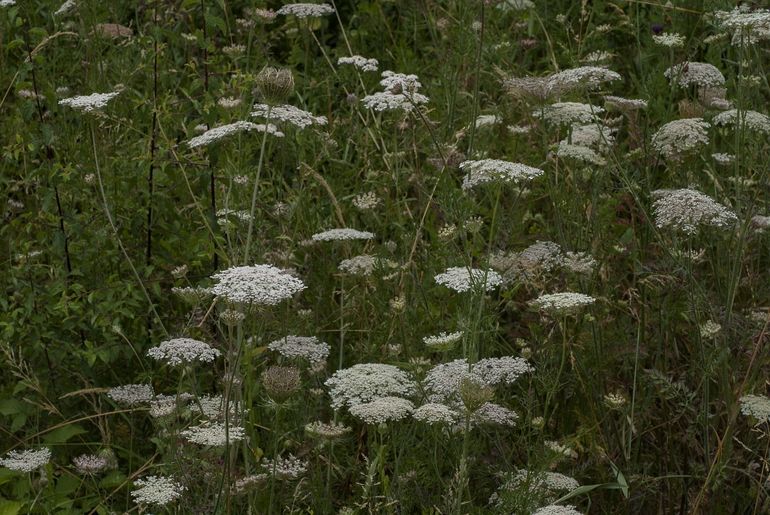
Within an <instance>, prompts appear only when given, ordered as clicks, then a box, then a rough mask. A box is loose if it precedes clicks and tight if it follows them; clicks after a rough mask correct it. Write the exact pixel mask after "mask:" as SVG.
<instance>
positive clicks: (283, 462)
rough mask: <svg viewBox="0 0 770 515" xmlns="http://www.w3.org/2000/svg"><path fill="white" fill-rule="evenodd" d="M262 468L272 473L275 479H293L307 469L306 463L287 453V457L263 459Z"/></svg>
mask: <svg viewBox="0 0 770 515" xmlns="http://www.w3.org/2000/svg"><path fill="white" fill-rule="evenodd" d="M262 470H264V471H265V472H267V473H268V474H272V475H273V477H275V478H276V479H285V480H294V479H297V478H299V477H300V476H301V475H302V474H304V473H305V472H306V471H307V463H306V462H304V461H302V460H300V459H299V458H297V457H295V456H294V455H292V454H289V455H288V456H287V457H285V458H282V457H280V456H279V457H277V458H275V459H272V460H271V459H265V461H263V462H262Z"/></svg>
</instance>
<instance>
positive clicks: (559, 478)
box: [500, 469, 580, 492]
mask: <svg viewBox="0 0 770 515" xmlns="http://www.w3.org/2000/svg"><path fill="white" fill-rule="evenodd" d="M521 486H526V488H527V490H528V491H530V492H537V491H542V490H545V491H547V492H571V491H572V490H574V489H576V488H578V487H579V486H580V483H578V482H577V480H576V479H574V478H571V477H569V476H566V475H564V474H560V473H559V472H548V471H546V472H534V471H530V470H524V469H519V471H518V472H516V474H514V475H513V476H511V477H509V478H508V479H507V480H506V481H505V482H504V483H503V485H502V486H501V487H500V490H514V489H517V488H520V487H521Z"/></svg>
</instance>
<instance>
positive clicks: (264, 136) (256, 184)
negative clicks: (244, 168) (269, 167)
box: [243, 105, 273, 265]
mask: <svg viewBox="0 0 770 515" xmlns="http://www.w3.org/2000/svg"><path fill="white" fill-rule="evenodd" d="M272 110H273V106H272V105H269V106H267V113H266V115H265V131H264V132H263V133H262V145H261V147H260V149H259V162H258V163H257V175H256V177H255V178H254V188H253V189H252V191H251V209H250V210H249V230H248V232H247V233H246V250H245V251H244V254H243V264H244V265H248V264H249V255H250V251H251V234H252V232H253V231H254V213H255V212H256V210H257V192H258V191H259V179H260V178H261V176H262V167H263V165H264V162H265V147H266V146H267V133H268V132H269V131H268V127H270V114H271V112H272Z"/></svg>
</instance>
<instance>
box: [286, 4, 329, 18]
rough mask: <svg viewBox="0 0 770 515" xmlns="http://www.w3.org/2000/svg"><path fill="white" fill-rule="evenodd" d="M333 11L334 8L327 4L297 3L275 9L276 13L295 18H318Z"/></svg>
mask: <svg viewBox="0 0 770 515" xmlns="http://www.w3.org/2000/svg"><path fill="white" fill-rule="evenodd" d="M333 12H334V8H333V7H332V6H331V5H329V4H310V3H297V4H286V5H284V6H283V7H281V8H280V9H278V10H277V11H276V14H283V15H285V16H296V17H297V18H320V17H321V16H326V15H327V14H331V13H333Z"/></svg>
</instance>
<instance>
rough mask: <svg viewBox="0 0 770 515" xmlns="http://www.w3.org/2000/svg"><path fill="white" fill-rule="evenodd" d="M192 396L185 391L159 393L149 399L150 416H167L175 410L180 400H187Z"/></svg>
mask: <svg viewBox="0 0 770 515" xmlns="http://www.w3.org/2000/svg"><path fill="white" fill-rule="evenodd" d="M192 398H193V396H192V395H191V394H189V393H186V392H182V393H179V394H177V395H164V394H159V395H157V396H156V397H155V398H154V399H153V400H152V401H150V416H151V417H152V418H161V417H167V416H169V415H171V414H173V413H174V412H175V411H176V409H177V408H178V407H179V403H180V402H187V401H188V400H190V399H192Z"/></svg>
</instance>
